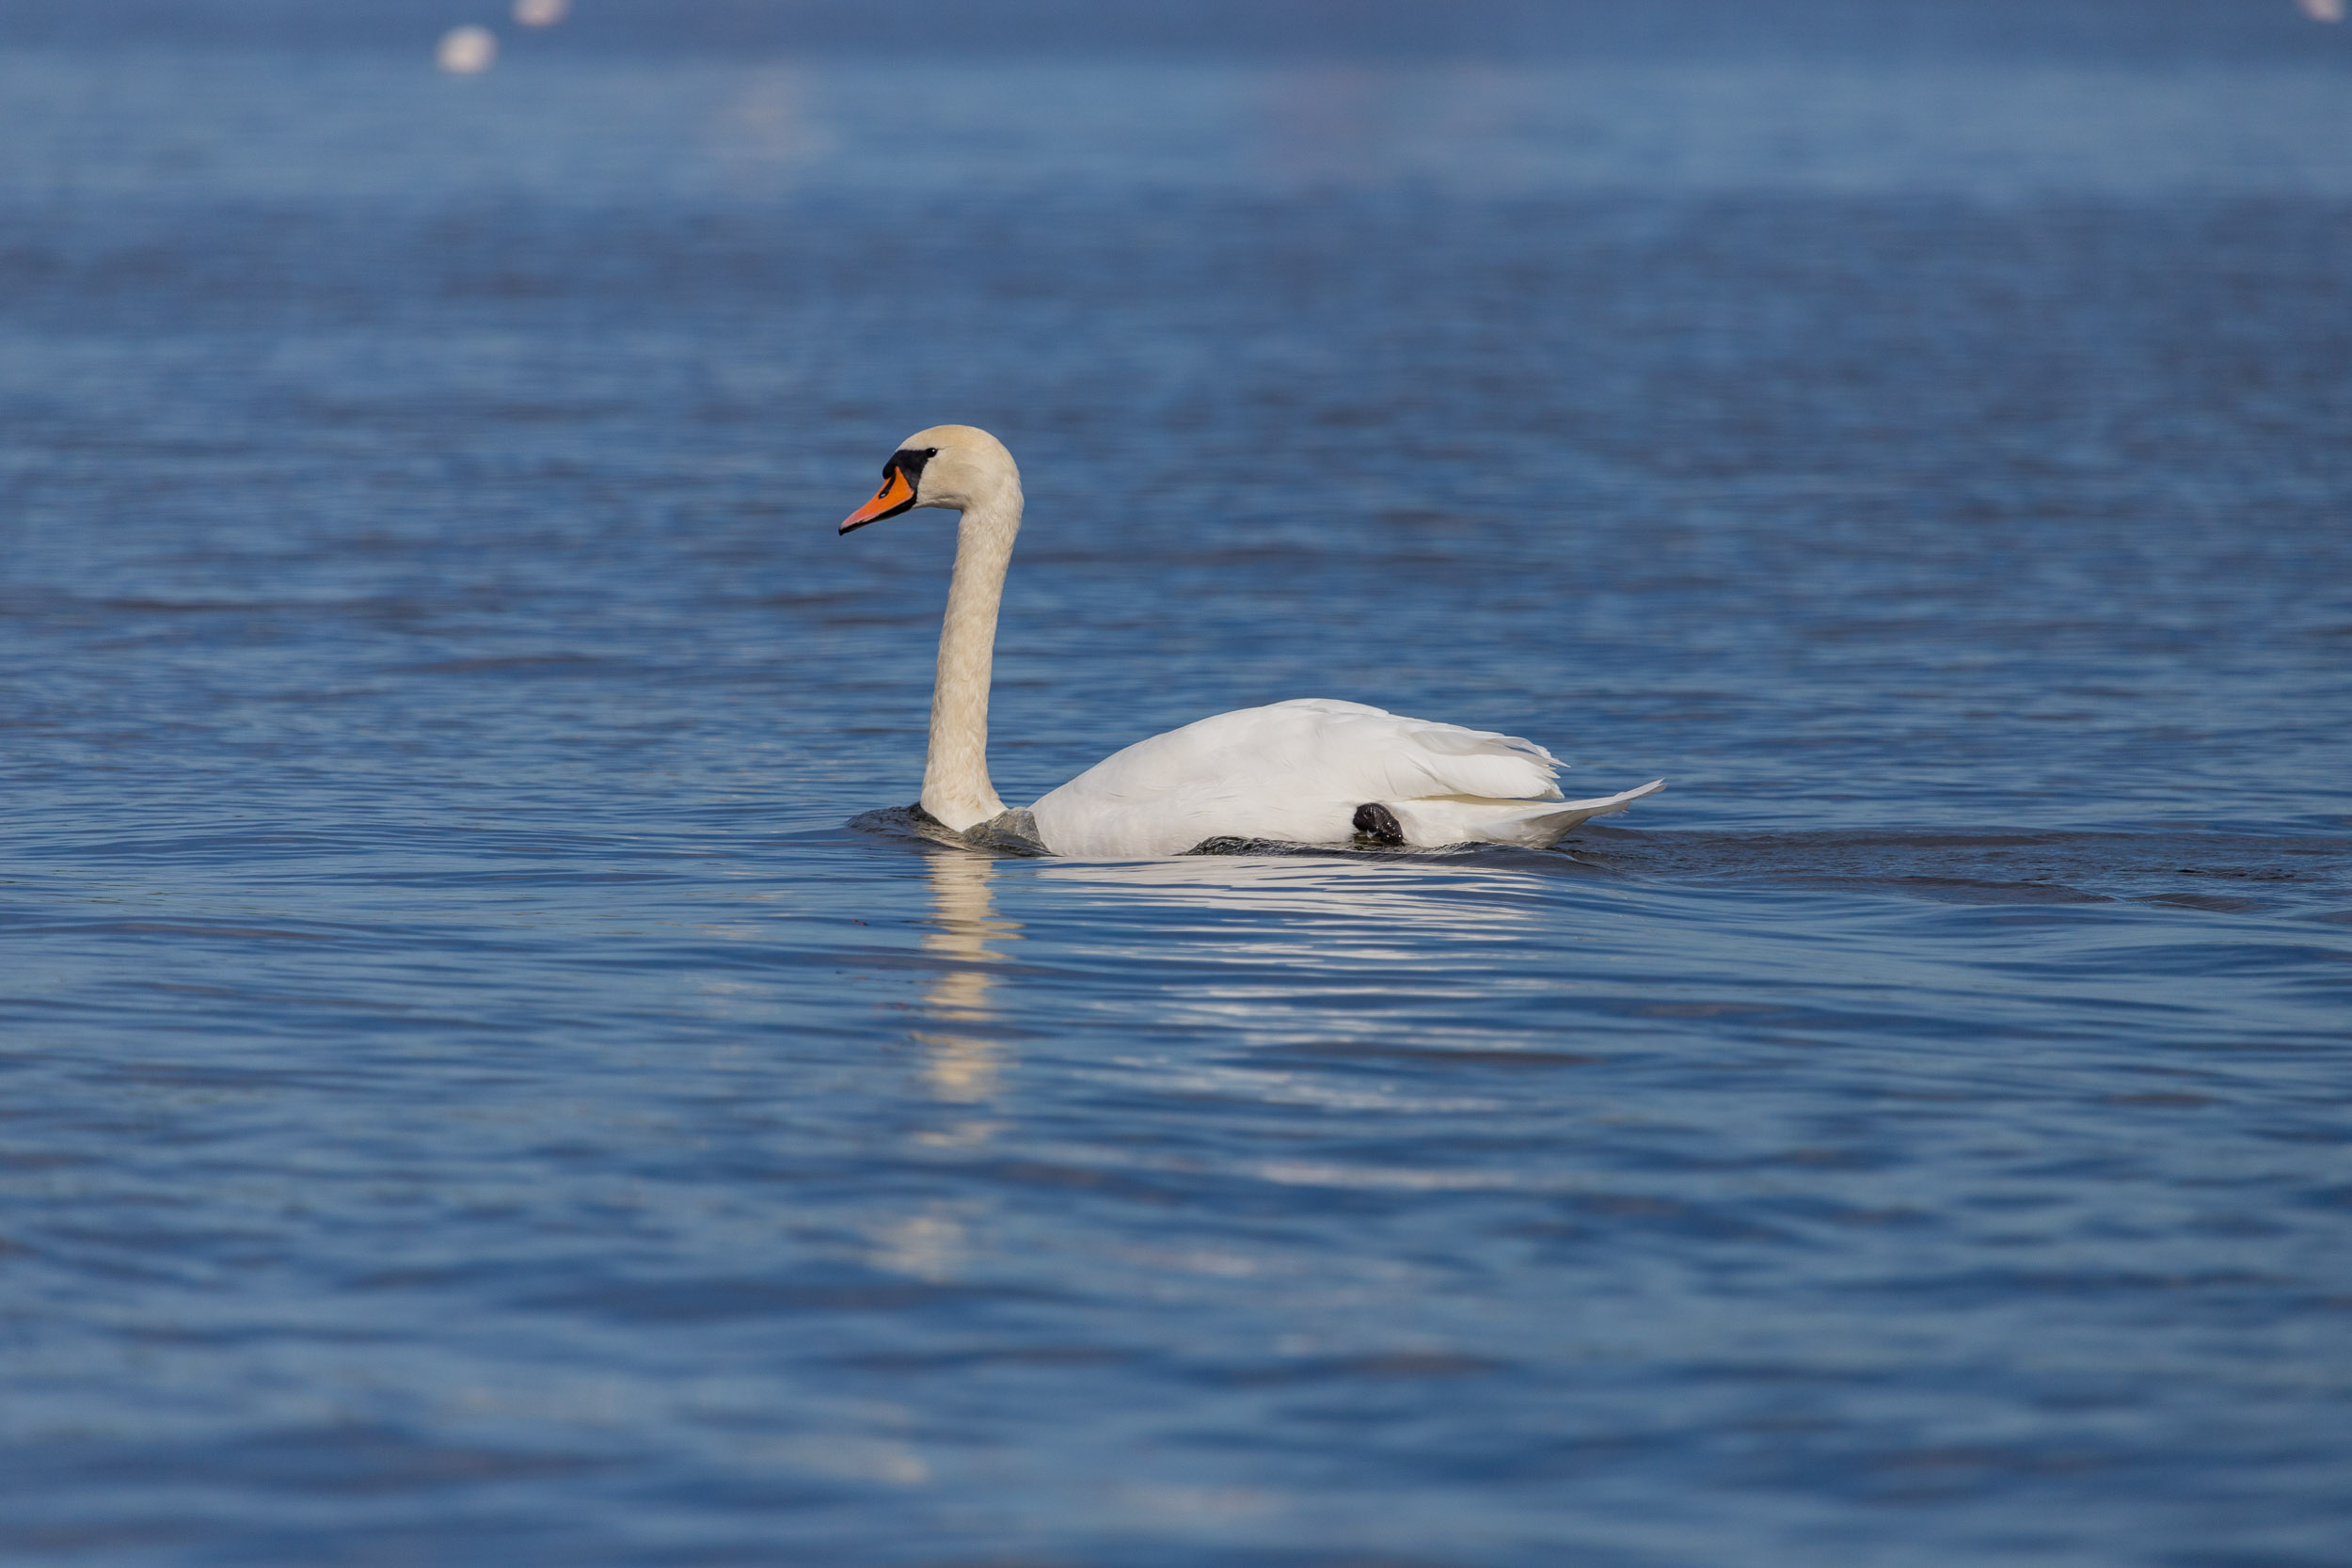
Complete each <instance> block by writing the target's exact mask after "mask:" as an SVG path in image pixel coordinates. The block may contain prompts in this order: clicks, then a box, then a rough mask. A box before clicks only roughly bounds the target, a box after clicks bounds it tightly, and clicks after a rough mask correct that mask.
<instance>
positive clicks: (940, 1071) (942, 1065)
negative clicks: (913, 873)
mask: <svg viewBox="0 0 2352 1568" xmlns="http://www.w3.org/2000/svg"><path fill="white" fill-rule="evenodd" d="M995 874H996V866H995V863H994V862H993V861H991V860H990V859H988V858H987V857H986V856H984V855H933V856H931V857H930V883H931V929H930V930H929V931H927V932H925V933H924V935H923V951H924V952H926V953H930V954H932V955H934V956H935V957H937V958H941V959H943V960H945V966H944V967H943V968H942V969H941V970H940V973H939V975H938V977H937V978H936V979H934V980H932V981H931V983H930V985H929V986H927V987H925V988H924V990H923V997H922V1003H921V1006H922V1009H923V1015H924V1017H925V1018H926V1019H927V1020H928V1021H929V1022H930V1025H931V1027H930V1028H928V1029H925V1030H922V1031H920V1032H918V1033H917V1034H916V1035H915V1037H914V1043H915V1044H917V1045H919V1046H921V1047H922V1048H923V1052H924V1063H923V1078H924V1082H925V1084H926V1085H927V1086H928V1087H929V1088H930V1092H931V1096H932V1098H934V1099H937V1100H944V1101H949V1102H951V1103H955V1104H963V1105H971V1104H978V1103H980V1102H982V1101H987V1100H989V1099H990V1098H992V1097H993V1095H994V1094H995V1092H996V1079H997V1074H998V1071H999V1069H1000V1067H1001V1065H1002V1057H1003V1053H1004V1046H1003V1044H1002V1042H1001V1041H999V1040H996V1039H994V1038H992V1037H990V1035H989V1033H988V1030H989V1026H991V1025H993V1024H994V1023H995V1022H996V1021H997V1011H996V1008H995V1007H994V1006H993V1005H992V1004H991V1002H990V998H989V993H990V992H991V991H992V990H994V989H995V987H996V984H997V981H998V979H999V978H1000V976H999V975H998V974H996V973H995V971H994V969H993V965H995V964H997V963H999V962H1001V961H1002V960H1001V958H999V956H998V954H997V951H996V948H995V947H994V946H993V945H992V944H993V943H999V942H1019V941H1020V940H1021V927H1020V926H1019V925H1018V924H1016V923H1015V922H1013V921H1009V920H999V919H997V918H996V906H995V901H994V900H993V898H992V897H991V895H990V893H989V885H988V884H989V879H991V878H993V876H994V875H995ZM983 1135H984V1134H983Z"/></svg>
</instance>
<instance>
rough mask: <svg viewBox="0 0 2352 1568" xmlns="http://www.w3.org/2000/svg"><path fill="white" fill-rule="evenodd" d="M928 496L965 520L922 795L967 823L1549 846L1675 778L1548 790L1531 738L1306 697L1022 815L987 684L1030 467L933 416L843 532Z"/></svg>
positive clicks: (1129, 833)
mask: <svg viewBox="0 0 2352 1568" xmlns="http://www.w3.org/2000/svg"><path fill="white" fill-rule="evenodd" d="M918 506H936V507H943V508H946V510H948V511H951V512H960V513H961V514H962V515H963V517H962V521H961V524H960V525H959V526H958V529H957V534H956V570H955V578H954V581H953V583H952V585H951V586H950V587H949V588H948V590H947V615H946V622H945V623H944V624H943V625H942V626H941V627H940V633H939V679H938V684H937V685H936V686H935V687H934V688H933V689H932V692H931V736H930V758H929V760H928V761H927V762H926V763H925V764H924V768H923V801H922V804H923V810H924V811H926V812H928V813H930V816H933V817H935V818H936V819H937V820H938V821H939V822H940V823H941V824H943V825H944V826H946V827H947V828H949V829H951V830H952V831H954V832H959V833H971V832H973V830H975V829H981V830H993V832H996V833H1000V834H1003V835H1006V836H1009V837H1014V838H1018V839H1023V840H1025V841H1028V842H1030V843H1034V844H1037V845H1040V846H1041V847H1044V848H1045V849H1046V850H1047V852H1049V853H1051V854H1056V855H1074V856H1085V857H1088V858H1090V859H1104V860H1108V859H1120V858H1124V857H1130V856H1156V855H1180V854H1183V853H1184V852H1185V851H1187V850H1189V849H1193V848H1195V847H1199V846H1200V845H1202V844H1205V843H1207V842H1208V841H1210V840H1213V839H1229V838H1230V839H1279V840H1286V841H1289V842H1293V843H1300V844H1336V843H1342V842H1346V841H1349V840H1357V841H1361V840H1363V839H1367V838H1368V839H1371V840H1373V841H1375V842H1378V843H1384V844H1406V845H1414V846H1419V847H1437V846H1439V845H1446V844H1461V843H1466V842H1486V843H1493V844H1524V845H1533V846H1536V847H1543V846H1548V845H1550V844H1552V843H1553V842H1555V841H1556V840H1558V839H1559V837H1560V836H1561V835H1562V834H1563V833H1565V832H1567V831H1568V830H1569V829H1571V828H1573V827H1575V826H1576V825H1577V824H1578V823H1580V822H1583V821H1585V820H1587V819H1589V818H1591V817H1595V816H1607V815H1608V814H1610V813H1611V812H1617V811H1623V810H1624V809H1625V808H1626V807H1627V806H1628V805H1629V804H1630V803H1632V802H1633V801H1635V800H1640V799H1641V798H1642V797H1643V796H1645V795H1651V794H1655V793H1656V792H1657V791H1659V790H1661V789H1663V788H1665V787H1666V782H1665V781H1664V780H1663V779H1660V780H1657V781H1655V782H1653V783H1650V784H1644V785H1642V787H1641V788H1639V789H1629V790H1627V791H1626V792H1625V793H1624V794H1622V795H1611V796H1608V797H1606V798H1604V799H1601V800H1562V799H1561V797H1560V790H1559V788H1558V786H1557V785H1556V784H1553V783H1552V779H1553V775H1554V774H1555V773H1556V772H1557V771H1558V769H1559V768H1560V763H1559V760H1558V759H1557V758H1555V757H1554V756H1552V754H1551V753H1550V752H1547V751H1545V750H1544V749H1543V748H1542V747H1541V746H1538V745H1536V744H1535V743H1534V742H1533V741H1529V740H1521V739H1518V737H1517V736H1507V735H1495V734H1492V733H1489V732H1487V731H1485V730H1468V729H1464V728H1462V727H1461V726H1460V725H1458V724H1435V723H1431V722H1429V721H1426V720H1421V719H1406V718H1401V717H1399V716H1398V715H1396V714H1393V713H1383V712H1382V711H1381V710H1380V709H1378V708H1376V707H1366V706H1365V705H1363V704H1361V703H1343V702H1334V701H1331V700H1329V699H1327V698H1320V697H1309V698H1303V699H1300V700H1298V701H1295V702H1288V703H1276V704H1274V705H1272V706H1270V707H1250V708H1243V709H1241V710H1239V711H1238V712H1234V713H1220V714H1218V715H1216V717H1215V718H1212V719H1203V720H1200V721H1199V722H1197V723H1191V724H1186V725H1185V726H1184V728H1183V729H1180V730H1170V731H1168V733H1167V734H1166V735H1159V736H1152V738H1151V739H1149V740H1139V741H1137V742H1136V744H1134V745H1133V746H1130V747H1128V748H1127V749H1126V750H1125V751H1123V752H1114V753H1113V754H1112V755H1110V756H1108V757H1105V758H1104V760H1102V761H1101V762H1098V763H1096V764H1095V765H1094V766H1093V767H1092V768H1088V769H1087V770H1086V771H1085V772H1083V773H1081V774H1079V775H1078V776H1077V777H1076V778H1074V779H1073V780H1071V781H1070V782H1069V783H1068V784H1064V785H1062V786H1061V787H1060V788H1059V789H1057V790H1055V791H1053V792H1052V793H1051V794H1049V795H1047V796H1046V797H1045V798H1044V799H1042V800H1040V801H1038V803H1037V804H1036V805H1034V806H1031V807H1030V808H1029V809H1028V811H1027V812H1026V813H1020V812H1008V811H1007V810H1006V809H1005V803H1004V801H1002V800H998V799H997V798H996V790H995V787H994V786H993V784H990V783H989V781H988V683H989V668H990V665H991V663H992V661H993V658H994V656H995V648H996V609H997V605H998V603H999V602H1000V601H1001V600H1002V598H1003V596H1004V589H1005V567H1006V565H1007V563H1008V562H1010V560H1011V559H1012V541H1013V536H1014V535H1015V534H1017V533H1019V532H1020V531H1021V470H1020V469H1019V468H1018V467H1015V466H1014V464H1013V461H1012V453H1010V452H1009V451H1006V450H1005V447H1004V443H1003V442H1001V441H999V440H997V439H996V437H995V436H991V435H990V434H989V433H988V432H986V431H984V430H976V429H974V428H973V427H972V426H970V425H960V424H944V425H935V426H933V427H932V428H931V429H930V430H926V431H921V432H919V433H917V434H915V435H914V436H908V437H907V438H906V440H905V441H904V442H903V443H901V444H900V446H899V448H898V451H895V452H893V453H892V454H891V456H890V460H889V461H888V462H887V463H885V464H883V465H882V489H881V490H880V491H879V492H877V493H876V494H875V497H874V499H872V500H870V501H867V502H866V504H865V505H864V506H861V507H859V508H858V509H857V510H856V511H855V512H853V513H851V514H850V515H849V516H848V517H847V518H846V519H844V520H843V522H842V524H841V531H842V532H843V533H848V532H849V531H851V530H852V529H860V528H864V527H865V526H866V524H868V523H872V522H879V521H880V520H881V519H882V518H884V517H895V516H897V515H898V514H899V513H901V512H906V511H910V510H912V509H913V508H914V507H918Z"/></svg>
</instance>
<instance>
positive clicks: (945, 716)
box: [923, 487, 1021, 832]
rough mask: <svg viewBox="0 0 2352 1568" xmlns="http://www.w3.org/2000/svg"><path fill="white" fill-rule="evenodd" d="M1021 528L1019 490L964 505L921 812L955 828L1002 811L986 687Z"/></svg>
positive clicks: (960, 829)
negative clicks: (991, 775)
mask: <svg viewBox="0 0 2352 1568" xmlns="http://www.w3.org/2000/svg"><path fill="white" fill-rule="evenodd" d="M1020 531H1021V492H1020V490H1019V488H1018V487H1015V488H1014V489H1013V490H1012V491H1011V493H1010V494H1009V496H1002V497H998V498H995V499H991V500H989V501H987V502H985V503H982V504H977V505H974V506H972V507H969V508H967V509H966V510H965V512H964V514H963V519H962V521H961V523H959V524H958V525H957V527H956V574H955V579H954V581H953V582H951V583H950V584H949V585H948V589H947V616H946V620H945V621H944V622H943V623H942V624H941V626H940V628H939V679H938V684H937V685H935V686H934V687H932V689H931V745H930V758H929V760H928V761H927V762H926V763H925V764H924V768H923V809H924V810H925V811H927V812H929V813H930V814H931V816H935V817H937V818H938V819H939V820H940V821H941V822H943V823H945V824H946V826H947V827H949V828H951V829H953V830H954V831H956V832H964V831H965V830H966V829H968V828H972V827H976V826H977V825H978V824H980V823H982V822H985V821H987V820H988V819H989V818H991V817H993V816H1002V815H1003V814H1004V810H1005V803H1004V801H1002V800H998V799H997V798H996V789H995V786H994V785H993V784H990V783H989V781H988V686H989V676H990V673H991V670H992V667H993V664H994V661H995V657H996V610H997V607H998V605H1000V604H1001V603H1002V602H1003V600H1004V596H1005V568H1006V567H1007V565H1009V563H1010V562H1011V560H1012V541H1013V537H1014V535H1016V534H1018V533H1019V532H1020Z"/></svg>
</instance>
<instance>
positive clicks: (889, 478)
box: [841, 466, 914, 533]
mask: <svg viewBox="0 0 2352 1568" xmlns="http://www.w3.org/2000/svg"><path fill="white" fill-rule="evenodd" d="M913 505H914V485H912V484H909V483H907V476H906V475H904V474H902V473H900V472H899V471H898V468H897V467H895V466H894V467H892V468H891V470H890V471H889V472H888V473H886V474H884V475H883V476H882V488H881V489H880V490H877V491H875V492H874V499H872V500H870V501H867V502H866V504H865V505H864V506H861V507H859V508H858V509H857V510H856V511H855V512H852V513H850V515H848V516H847V517H844V518H842V519H841V531H842V532H844V533H847V532H849V531H850V530H851V529H855V528H864V527H865V526H866V524H868V523H874V522H880V521H881V520H882V518H884V517H895V516H897V515H898V514H899V513H901V512H904V511H905V510H907V508H909V507H911V506H913Z"/></svg>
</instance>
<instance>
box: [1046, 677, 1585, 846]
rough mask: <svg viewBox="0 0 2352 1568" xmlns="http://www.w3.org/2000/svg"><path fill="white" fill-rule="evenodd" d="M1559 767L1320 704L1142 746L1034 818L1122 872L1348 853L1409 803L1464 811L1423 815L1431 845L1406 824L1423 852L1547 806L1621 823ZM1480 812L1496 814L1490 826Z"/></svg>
mask: <svg viewBox="0 0 2352 1568" xmlns="http://www.w3.org/2000/svg"><path fill="white" fill-rule="evenodd" d="M1560 766H1561V764H1560V761H1559V759H1558V758H1557V757H1554V756H1553V755H1552V754H1551V753H1550V752H1547V751H1545V750H1544V749H1543V748H1542V747H1541V746H1538V745H1536V744H1535V743H1534V741H1532V740H1524V739H1521V738H1520V737H1518V736H1509V735H1502V734H1498V733H1495V732H1493V731H1489V730H1472V729H1466V728H1464V727H1463V726H1461V725H1459V724H1440V723H1435V722H1432V721H1429V720H1425V719H1408V718H1406V717H1404V716H1403V715H1401V714H1394V713H1388V712H1385V711H1383V710H1382V709H1379V708H1376V707H1370V706H1367V705H1364V704H1362V703H1347V702H1340V701H1336V700H1334V699H1330V698H1322V697H1309V698H1301V699H1298V700H1295V701H1293V702H1287V703H1276V704H1274V705H1271V706H1267V707H1252V708H1241V709H1238V710H1236V711H1235V712H1232V713H1220V714H1217V715H1216V716H1215V717H1213V718H1208V719H1202V720H1200V721H1197V722H1195V723H1190V724H1186V725H1185V726H1184V728H1182V729H1176V730H1170V731H1168V733H1167V734H1165V735H1157V736H1152V738H1151V739H1149V740H1141V741H1137V742H1136V744H1135V745H1133V746H1130V747H1128V748H1126V749H1125V750H1124V751H1120V752H1114V753H1112V754H1111V755H1110V756H1108V757H1105V758H1104V759H1103V760H1102V761H1101V762H1099V763H1097V764H1095V765H1094V766H1093V767H1092V768H1088V769H1087V770H1086V771H1085V772H1083V773H1081V774H1079V775H1078V776H1077V777H1076V778H1074V779H1073V780H1071V781H1070V782H1069V783H1068V784H1064V785H1062V786H1061V787H1060V788H1059V789H1057V790H1055V791H1053V792H1052V793H1050V794H1048V795H1047V796H1045V797H1044V798H1043V799H1042V800H1039V801H1038V802H1037V804H1036V805H1035V806H1033V807H1031V808H1030V810H1031V812H1032V813H1033V815H1034V816H1035V817H1036V821H1037V827H1038V832H1039V836H1040V837H1041V839H1042V841H1043V842H1044V844H1045V845H1046V847H1048V848H1050V849H1051V850H1052V851H1053V852H1054V853H1056V854H1057V855H1080V856H1089V857H1100V858H1119V857H1125V856H1138V855H1175V854H1182V853H1184V851H1185V850H1187V849H1189V848H1191V847H1193V846H1195V845H1197V844H1200V843H1201V842H1202V841H1203V840H1205V839H1212V838H1266V839H1284V840H1289V841H1291V842H1294V843H1302V844H1335V843H1342V842H1344V841H1346V840H1347V839H1349V838H1351V837H1352V836H1354V833H1355V831H1356V829H1355V815H1356V810H1357V808H1358V807H1359V806H1361V805H1363V804H1365V803H1367V802H1370V801H1381V802H1387V803H1389V804H1391V806H1392V807H1395V808H1399V819H1400V821H1406V816H1405V815H1404V813H1403V811H1402V809H1401V808H1402V807H1403V805H1404V804H1405V803H1406V802H1413V801H1431V802H1450V803H1452V804H1453V805H1454V807H1455V808H1456V809H1454V810H1453V811H1451V812H1442V811H1440V812H1430V813H1424V814H1423V815H1422V820H1421V821H1420V822H1419V824H1418V827H1419V829H1420V831H1415V825H1413V824H1408V827H1407V842H1410V843H1415V844H1421V843H1430V844H1452V843H1460V842H1462V841H1463V840H1464V839H1466V838H1484V837H1488V836H1490V835H1489V834H1486V833H1484V832H1452V836H1449V837H1437V838H1424V836H1423V833H1424V832H1439V831H1450V830H1451V829H1452V828H1454V826H1457V825H1459V824H1460V823H1462V822H1464V821H1468V820H1469V819H1470V818H1477V819H1479V820H1482V821H1483V820H1485V819H1486V817H1487V816H1493V817H1495V818H1496V819H1497V820H1498V821H1500V819H1501V817H1502V816H1507V815H1509V814H1512V813H1522V814H1523V813H1526V812H1528V811H1529V810H1530V809H1531V808H1534V809H1536V811H1537V816H1538V817H1541V816H1543V811H1542V808H1544V807H1546V806H1548V805H1549V807H1550V814H1551V815H1553V816H1557V815H1560V814H1561V813H1563V812H1565V811H1569V810H1572V809H1575V808H1581V807H1584V806H1594V807H1597V808H1599V809H1607V810H1616V809H1621V804H1619V803H1612V802H1614V801H1615V800H1616V798H1614V797H1613V798H1611V800H1610V801H1606V802H1592V801H1579V802H1575V803H1574V805H1573V807H1572V806H1570V805H1569V804H1568V803H1566V802H1561V796H1560V790H1559V787H1558V785H1557V784H1554V783H1553V779H1554V776H1555V775H1556V774H1557V773H1558V771H1559V769H1560ZM1628 799H1631V797H1630V796H1629V797H1628ZM1552 802H1561V803H1560V804H1558V805H1551V804H1550V803H1552ZM1474 806H1475V807H1491V808H1496V809H1495V810H1494V811H1490V812H1486V813H1485V814H1484V815H1482V814H1481V812H1479V811H1477V810H1473V809H1471V808H1473V807H1474ZM1587 815H1597V810H1596V811H1594V812H1589V813H1587ZM1576 820H1579V821H1581V820H1582V818H1581V817H1578V818H1576ZM1568 826H1573V823H1569V824H1566V825H1564V826H1562V827H1561V828H1559V829H1558V830H1557V831H1556V832H1553V833H1552V834H1551V837H1552V838H1557V837H1558V836H1559V834H1560V833H1561V832H1566V831H1567V827H1568ZM1530 831H1535V830H1532V829H1529V828H1525V827H1518V826H1515V827H1514V828H1513V830H1512V833H1511V836H1507V837H1503V838H1502V840H1501V841H1502V842H1506V843H1522V842H1534V840H1532V839H1529V838H1526V837H1522V836H1519V835H1520V834H1521V833H1523V832H1530ZM1542 842H1545V843H1549V842H1550V840H1549V839H1543V840H1542Z"/></svg>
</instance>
